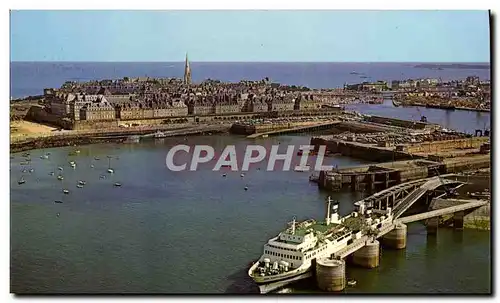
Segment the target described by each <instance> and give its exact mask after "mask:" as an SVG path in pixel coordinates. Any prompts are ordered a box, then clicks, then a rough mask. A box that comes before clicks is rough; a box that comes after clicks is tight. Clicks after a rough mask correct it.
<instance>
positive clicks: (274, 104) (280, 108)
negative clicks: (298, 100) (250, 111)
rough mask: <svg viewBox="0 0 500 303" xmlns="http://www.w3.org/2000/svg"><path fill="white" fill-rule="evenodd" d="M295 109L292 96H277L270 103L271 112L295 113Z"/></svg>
mask: <svg viewBox="0 0 500 303" xmlns="http://www.w3.org/2000/svg"><path fill="white" fill-rule="evenodd" d="M294 108H295V100H294V99H293V97H292V96H289V95H287V96H276V97H274V98H273V99H272V100H271V101H270V102H269V103H268V109H269V111H274V112H285V111H293V110H294Z"/></svg>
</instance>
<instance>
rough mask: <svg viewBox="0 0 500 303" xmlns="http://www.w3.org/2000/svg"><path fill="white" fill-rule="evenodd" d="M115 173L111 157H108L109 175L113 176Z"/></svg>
mask: <svg viewBox="0 0 500 303" xmlns="http://www.w3.org/2000/svg"><path fill="white" fill-rule="evenodd" d="M114 172H115V171H114V170H113V169H112V168H111V157H110V156H108V173H110V174H112V173H114Z"/></svg>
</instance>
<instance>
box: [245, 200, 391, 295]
mask: <svg viewBox="0 0 500 303" xmlns="http://www.w3.org/2000/svg"><path fill="white" fill-rule="evenodd" d="M332 202H334V201H332V200H331V198H330V197H328V200H327V210H326V218H325V221H322V222H316V221H315V220H313V219H309V220H306V221H303V222H296V219H295V218H293V220H292V222H290V223H289V224H288V227H287V228H286V229H285V230H284V231H282V232H281V233H279V235H278V236H276V237H274V238H272V239H270V240H269V241H268V242H267V243H266V244H265V245H264V249H263V254H262V256H261V257H260V258H259V260H258V261H257V262H255V263H254V264H253V265H252V266H251V267H250V269H249V270H248V275H249V276H250V277H251V278H252V279H253V280H254V281H255V282H256V283H257V284H261V285H262V284H268V283H274V282H278V281H284V280H288V279H292V278H294V277H297V276H299V275H302V274H304V273H306V272H308V271H310V269H311V266H312V264H313V261H314V260H315V259H316V258H322V257H330V256H332V255H334V254H335V253H336V252H339V251H340V250H341V249H343V248H345V247H347V246H348V245H350V244H351V243H353V242H354V241H355V240H357V239H360V238H361V237H363V236H365V235H367V234H368V233H370V231H373V230H374V229H381V228H383V226H386V225H388V224H392V214H391V209H390V208H388V209H386V210H373V207H372V206H371V205H365V204H358V205H356V206H355V207H356V209H355V211H354V212H352V213H351V214H349V215H347V216H345V217H341V216H340V215H339V213H338V207H339V203H338V202H334V203H333V207H332Z"/></svg>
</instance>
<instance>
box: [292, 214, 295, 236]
mask: <svg viewBox="0 0 500 303" xmlns="http://www.w3.org/2000/svg"><path fill="white" fill-rule="evenodd" d="M292 235H295V216H294V217H293V221H292Z"/></svg>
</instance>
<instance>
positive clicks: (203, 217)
mask: <svg viewBox="0 0 500 303" xmlns="http://www.w3.org/2000/svg"><path fill="white" fill-rule="evenodd" d="M186 142H187V143H188V144H192V143H193V142H196V143H199V144H210V145H212V146H214V147H215V148H216V149H220V148H223V147H224V146H226V145H227V144H235V145H236V146H237V150H238V151H240V150H242V149H243V148H244V147H245V146H246V145H247V144H250V143H251V142H254V141H248V140H246V139H244V138H240V137H233V136H211V137H190V138H188V140H187V141H184V140H183V139H181V138H170V139H166V140H163V141H156V142H152V141H150V142H144V143H141V144H132V145H112V144H106V145H91V146H82V147H79V149H80V150H81V153H80V155H78V156H68V152H69V151H70V150H71V149H70V148H55V149H46V150H36V151H32V152H31V157H32V165H31V167H33V168H34V169H35V171H34V172H33V173H31V174H29V173H24V174H23V173H21V171H20V170H21V166H20V165H19V162H20V161H22V158H21V157H20V156H19V155H16V157H15V158H14V159H12V160H11V181H10V182H11V291H13V292H37V293H40V292H41V293H44V292H49V293H54V292H55V293H70V292H78V293H82V292H83V293H87V292H91V293H103V292H118V293H125V292H133V293H138V292H146V293H241V292H243V293H249V292H255V291H256V288H255V287H254V286H253V284H252V283H251V281H250V280H249V279H248V278H247V277H246V273H245V271H246V268H247V264H248V263H249V262H250V261H252V260H255V259H257V258H258V257H259V256H260V253H261V249H262V245H263V244H264V243H265V242H266V241H267V240H268V239H269V238H270V237H272V236H274V235H276V234H277V233H278V232H279V231H280V230H281V229H282V228H284V227H285V224H286V222H287V221H289V220H290V219H291V218H292V217H293V216H297V217H298V218H299V219H305V218H311V217H313V218H321V217H322V216H323V215H324V214H323V213H324V208H325V206H324V200H325V197H326V193H323V192H320V191H319V190H318V188H317V186H316V185H315V184H311V183H309V182H308V176H309V174H307V173H299V172H294V171H289V172H279V171H278V172H266V171H264V168H265V164H264V163H263V164H262V165H260V166H259V167H260V168H262V170H258V169H257V168H258V167H252V169H251V170H250V171H249V172H247V173H246V175H245V176H244V177H243V178H241V177H240V173H238V172H228V173H227V177H226V178H223V177H222V176H221V172H213V171H211V166H210V165H205V166H202V167H200V169H199V171H197V172H177V173H174V172H170V171H168V170H167V169H166V167H165V155H166V153H167V150H168V148H169V147H170V146H172V145H174V144H178V143H186ZM278 142H279V143H280V144H281V146H282V147H283V148H284V146H285V145H288V144H294V145H299V144H307V143H308V142H309V137H308V136H305V135H304V136H285V137H277V138H268V139H262V140H261V141H259V143H263V144H277V143H278ZM46 152H51V156H50V159H46V160H42V159H40V158H39V156H40V155H42V154H44V153H46ZM107 155H112V156H114V157H115V158H116V159H114V160H113V161H112V162H111V164H112V166H113V168H114V169H115V174H114V175H112V176H109V177H108V178H107V179H105V180H102V179H99V176H100V175H101V174H106V175H107V173H106V169H107V168H108V161H107V159H106V156H107ZM94 157H100V158H101V160H99V161H96V160H94ZM70 160H75V161H76V162H77V168H76V169H75V170H72V169H71V168H70V167H69V165H68V161H70ZM183 160H184V159H183ZM325 160H326V161H325V162H326V163H325V164H331V165H338V166H339V167H345V166H348V165H357V164H360V163H361V162H358V161H354V160H352V159H349V158H343V157H336V158H328V159H325ZM91 164H93V165H94V168H91V167H90V165H91ZM58 166H63V167H64V172H63V174H64V177H65V178H64V180H63V181H58V180H56V177H55V176H50V175H49V174H48V173H49V172H50V171H55V172H56V174H57V167H58ZM21 175H24V176H25V179H26V180H27V182H26V183H25V184H23V185H18V184H17V180H18V179H19V178H20V177H21ZM78 180H86V181H87V185H86V186H85V187H84V188H83V189H78V188H76V183H77V181H78ZM114 182H121V183H122V184H123V185H122V187H120V188H118V187H114V186H113V183H114ZM245 186H248V188H249V190H248V191H244V187H245ZM63 188H67V189H69V190H70V191H71V193H70V194H69V195H63V194H62V192H61V191H62V189H63ZM333 197H334V198H335V199H338V200H340V202H341V204H340V211H341V213H346V212H348V211H349V210H350V209H351V207H352V202H353V201H355V200H357V199H359V198H361V197H360V194H359V193H357V194H351V193H336V194H333ZM54 200H62V201H64V203H63V204H56V203H54ZM57 214H59V216H57ZM489 236H490V235H489V233H488V232H479V231H469V230H467V231H465V232H463V233H456V232H453V231H449V230H442V231H440V233H439V235H438V237H437V239H435V240H431V241H429V239H428V238H427V236H426V232H425V228H424V226H422V225H420V224H418V223H416V224H411V225H410V227H409V235H408V247H407V249H406V250H404V251H386V250H384V251H383V252H382V260H381V266H380V267H379V268H377V269H374V270H365V269H358V268H349V270H348V276H349V277H352V278H355V279H356V280H358V286H357V287H356V288H353V289H349V290H348V292H362V293H406V292H412V293H423V292H424V293H425V292H447V293H455V292H465V293H487V292H489V291H490V288H489V287H490V286H489V285H490V266H491V261H490V254H489V253H490V247H489V245H490V241H489ZM444 273H447V274H444ZM292 287H293V291H294V292H299V293H300V292H316V291H317V290H316V288H315V286H314V284H313V283H310V282H307V281H305V282H302V283H299V284H297V285H295V286H292Z"/></svg>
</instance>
